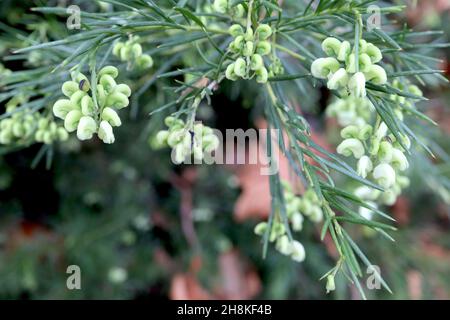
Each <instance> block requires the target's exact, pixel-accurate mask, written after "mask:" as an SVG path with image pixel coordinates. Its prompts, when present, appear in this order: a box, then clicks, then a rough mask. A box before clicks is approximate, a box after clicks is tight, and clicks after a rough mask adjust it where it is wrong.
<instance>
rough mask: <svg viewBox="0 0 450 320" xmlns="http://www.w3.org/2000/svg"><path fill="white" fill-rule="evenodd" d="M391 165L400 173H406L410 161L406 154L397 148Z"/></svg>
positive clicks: (394, 150) (393, 153) (393, 151)
mask: <svg viewBox="0 0 450 320" xmlns="http://www.w3.org/2000/svg"><path fill="white" fill-rule="evenodd" d="M391 165H392V166H393V167H394V168H396V169H398V170H400V171H405V170H406V169H408V167H409V163H408V159H407V158H406V156H405V154H404V153H403V152H402V151H400V150H399V149H396V148H394V149H393V150H392V160H391Z"/></svg>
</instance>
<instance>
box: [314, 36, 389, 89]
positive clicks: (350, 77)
mask: <svg viewBox="0 0 450 320" xmlns="http://www.w3.org/2000/svg"><path fill="white" fill-rule="evenodd" d="M322 49H323V51H324V52H325V53H326V54H327V55H328V57H327V58H319V59H317V60H315V61H314V62H313V63H312V65H311V73H312V75H313V76H314V77H316V78H319V79H327V80H328V81H327V87H328V88H329V89H330V90H337V91H339V93H340V94H341V96H347V95H352V96H354V97H357V98H363V97H365V96H366V82H368V81H370V82H372V83H374V84H377V85H383V84H385V83H386V82H387V75H386V71H385V70H384V69H383V67H381V66H379V65H377V63H378V62H380V61H381V59H382V58H383V56H382V54H381V51H380V49H379V48H378V47H377V46H375V45H374V44H372V43H370V42H367V41H365V40H363V39H361V40H360V41H359V46H358V58H356V50H355V47H353V49H352V47H351V45H350V42H348V41H342V42H341V41H340V40H338V39H336V38H331V37H330V38H327V39H325V40H324V41H323V42H322Z"/></svg>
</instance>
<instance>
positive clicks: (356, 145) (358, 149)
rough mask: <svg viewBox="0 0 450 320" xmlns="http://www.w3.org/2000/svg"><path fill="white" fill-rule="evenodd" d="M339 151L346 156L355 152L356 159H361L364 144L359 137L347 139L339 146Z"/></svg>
mask: <svg viewBox="0 0 450 320" xmlns="http://www.w3.org/2000/svg"><path fill="white" fill-rule="evenodd" d="M337 152H338V153H339V154H342V155H344V156H346V157H349V156H351V155H352V154H353V156H354V157H355V158H356V159H359V158H361V157H362V156H363V155H364V146H363V144H362V142H361V141H359V140H358V139H354V138H350V139H345V140H344V141H342V142H341V144H340V145H339V146H338V147H337Z"/></svg>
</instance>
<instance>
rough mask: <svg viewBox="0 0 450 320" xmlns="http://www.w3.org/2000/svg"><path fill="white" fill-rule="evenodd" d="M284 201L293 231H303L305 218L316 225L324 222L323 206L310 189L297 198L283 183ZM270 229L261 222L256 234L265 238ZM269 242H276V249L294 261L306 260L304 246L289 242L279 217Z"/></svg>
mask: <svg viewBox="0 0 450 320" xmlns="http://www.w3.org/2000/svg"><path fill="white" fill-rule="evenodd" d="M283 190H284V199H285V203H286V215H287V218H288V223H289V224H290V226H291V228H292V230H293V231H297V232H299V231H301V230H302V229H303V221H304V216H306V217H307V218H309V219H310V220H311V221H312V222H314V223H319V222H321V221H322V220H323V211H322V204H321V202H320V200H319V198H318V197H317V195H316V193H315V192H314V191H313V190H312V189H309V190H307V191H306V192H305V193H304V194H303V196H301V197H300V196H297V195H296V194H295V193H294V191H293V190H292V187H291V186H290V185H289V184H288V183H287V182H283ZM268 227H269V225H268V223H267V222H261V223H259V224H258V225H256V227H255V233H256V234H257V235H259V236H263V235H264V234H265V232H266V231H267V228H268ZM269 241H270V242H275V248H276V249H277V250H278V251H279V252H280V253H282V254H284V255H287V256H290V257H291V258H292V259H293V260H294V261H297V262H302V261H303V260H305V257H306V255H305V249H304V248H303V245H302V244H301V243H300V242H299V241H297V240H293V241H290V240H289V236H288V235H287V230H286V227H285V224H284V223H283V222H282V221H281V218H279V217H278V216H277V217H276V219H275V220H274V222H273V225H272V228H271V230H270V233H269Z"/></svg>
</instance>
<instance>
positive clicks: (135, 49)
mask: <svg viewBox="0 0 450 320" xmlns="http://www.w3.org/2000/svg"><path fill="white" fill-rule="evenodd" d="M131 52H132V53H133V56H134V57H135V58H138V57H140V56H141V55H142V46H141V45H140V44H139V43H135V44H133V45H132V46H131Z"/></svg>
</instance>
